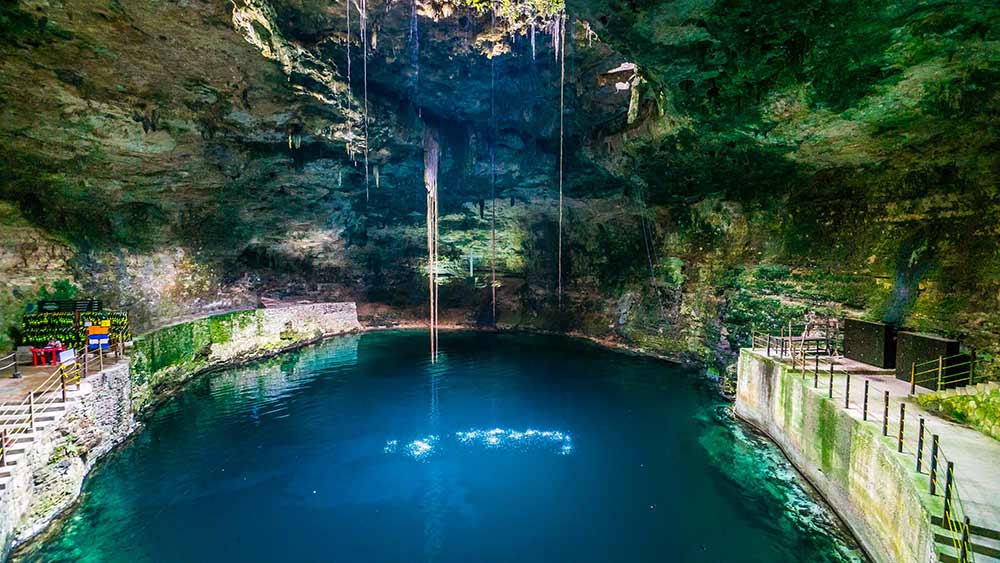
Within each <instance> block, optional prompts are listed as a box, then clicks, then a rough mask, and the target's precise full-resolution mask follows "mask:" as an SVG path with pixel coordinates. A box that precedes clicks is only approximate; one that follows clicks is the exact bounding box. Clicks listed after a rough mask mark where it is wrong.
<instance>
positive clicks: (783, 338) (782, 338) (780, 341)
mask: <svg viewBox="0 0 1000 563" xmlns="http://www.w3.org/2000/svg"><path fill="white" fill-rule="evenodd" d="M780 338H781V340H779V341H778V342H779V344H781V351H780V352H778V354H779V355H780V356H781V357H782V358H784V357H785V327H781V337H780Z"/></svg>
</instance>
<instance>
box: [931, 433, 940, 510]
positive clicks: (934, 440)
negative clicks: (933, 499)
mask: <svg viewBox="0 0 1000 563" xmlns="http://www.w3.org/2000/svg"><path fill="white" fill-rule="evenodd" d="M937 465H938V435H937V434H934V435H932V436H931V473H930V477H931V496H933V495H935V494H937Z"/></svg>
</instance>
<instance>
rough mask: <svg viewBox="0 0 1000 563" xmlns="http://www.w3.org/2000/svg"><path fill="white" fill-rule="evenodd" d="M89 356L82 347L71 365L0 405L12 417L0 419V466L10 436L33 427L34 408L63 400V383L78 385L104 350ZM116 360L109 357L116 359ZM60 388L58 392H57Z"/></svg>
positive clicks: (61, 365) (101, 366) (4, 461)
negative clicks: (17, 398)
mask: <svg viewBox="0 0 1000 563" xmlns="http://www.w3.org/2000/svg"><path fill="white" fill-rule="evenodd" d="M94 355H95V356H96V358H91V357H90V356H91V354H90V353H89V352H88V351H87V349H86V347H84V348H82V349H81V350H79V351H78V352H77V360H76V361H74V362H73V363H72V364H65V363H64V364H60V365H59V366H58V367H56V369H54V370H53V371H52V373H50V374H49V375H48V377H46V378H45V380H43V381H42V383H40V384H39V385H38V386H36V387H35V388H34V389H32V390H31V391H30V392H29V393H28V394H27V395H26V396H25V398H24V399H22V400H21V401H20V402H16V403H9V402H5V403H3V404H0V410H2V411H3V412H4V413H5V414H6V415H8V416H12V417H13V418H12V419H11V420H8V421H5V422H0V467H2V466H4V465H5V464H6V462H7V459H6V458H7V451H8V448H9V447H10V446H11V445H12V444H13V443H14V441H13V440H14V438H13V437H14V436H17V435H19V434H26V433H28V432H32V431H34V429H35V411H36V409H37V408H44V407H46V406H48V405H51V404H53V403H57V402H66V401H67V400H68V396H67V386H69V385H76V386H77V389H79V388H80V383H81V381H82V380H83V378H84V377H85V376H86V375H87V374H88V373H89V372H90V367H91V364H92V363H97V364H99V365H98V366H97V367H100V368H101V369H103V368H104V350H103V349H102V348H99V349H98V353H97V354H94ZM116 361H117V360H113V362H116ZM60 391H61V393H60ZM36 397H40V398H41V400H40V401H36V400H35V398H36Z"/></svg>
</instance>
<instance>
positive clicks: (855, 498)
mask: <svg viewBox="0 0 1000 563" xmlns="http://www.w3.org/2000/svg"><path fill="white" fill-rule="evenodd" d="M738 376H739V380H738V384H737V397H736V407H735V409H736V414H737V415H738V416H739V417H740V418H742V419H743V420H745V421H748V422H750V423H751V424H753V425H754V426H756V427H757V428H758V429H760V430H761V431H763V432H765V433H766V434H767V435H768V436H770V438H771V439H772V440H774V441H775V442H776V443H777V444H778V445H779V446H780V447H781V449H782V450H784V452H785V455H786V456H787V457H788V458H789V460H791V462H792V463H793V464H794V465H795V467H796V468H797V469H798V470H799V471H800V472H801V473H802V474H803V475H804V476H805V477H806V478H807V479H808V480H809V481H810V482H811V483H812V484H813V486H814V487H815V488H816V489H817V490H818V491H819V492H820V493H821V494H822V495H823V497H824V498H825V499H826V500H827V501H828V502H829V503H830V504H831V506H832V507H833V508H834V510H835V511H836V512H837V513H838V514H839V515H840V517H841V518H842V519H843V520H844V521H845V523H846V524H847V525H848V527H849V528H850V529H851V531H852V532H853V533H854V535H855V536H857V538H858V540H859V541H860V542H861V544H862V545H863V546H864V547H865V550H866V551H867V552H868V553H869V555H871V556H872V557H873V558H874V559H875V561H877V562H878V563H898V562H901V561H912V562H917V563H930V562H932V561H936V560H937V555H936V550H935V545H934V533H933V528H932V527H931V515H930V513H929V512H928V511H927V510H926V509H925V508H924V505H923V504H922V502H921V492H920V491H919V490H918V489H917V486H916V484H915V482H914V481H913V480H912V478H911V472H912V467H911V464H912V461H911V459H910V458H908V457H907V456H906V455H905V454H898V453H896V449H895V447H894V442H893V441H892V439H891V438H887V437H883V436H882V435H881V433H880V432H879V431H878V428H877V427H876V425H874V424H870V423H864V422H862V421H860V420H857V419H855V418H852V417H851V416H850V415H848V414H847V413H846V412H845V411H844V410H843V409H842V408H840V407H841V406H842V405H838V404H836V403H835V402H834V401H833V400H831V399H828V398H827V397H826V396H824V395H822V394H819V393H815V392H813V391H812V390H811V389H809V388H808V385H807V383H806V382H805V381H804V380H802V379H801V377H800V375H799V374H798V373H796V372H794V370H791V369H790V368H788V369H786V368H785V367H784V366H783V365H782V364H781V363H778V362H776V361H774V360H771V359H769V358H767V357H765V356H763V355H760V354H757V353H755V352H752V351H750V350H743V351H742V352H741V354H740V360H739V371H738Z"/></svg>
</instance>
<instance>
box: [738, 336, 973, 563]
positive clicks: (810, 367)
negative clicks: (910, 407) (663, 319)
mask: <svg viewBox="0 0 1000 563" xmlns="http://www.w3.org/2000/svg"><path fill="white" fill-rule="evenodd" d="M774 338H776V337H773V336H770V335H763V336H761V335H757V334H756V333H754V334H753V336H752V337H751V344H752V345H753V346H754V347H755V348H761V349H762V348H769V347H768V346H767V345H768V344H773V342H774V340H772V339H774ZM786 338H787V337H786ZM795 342H796V339H795V338H792V339H790V340H787V341H786V345H785V346H782V347H781V348H780V349H778V348H775V349H774V350H771V349H769V350H768V352H769V354H768V355H769V356H770V352H772V351H773V352H776V353H778V354H781V360H783V361H790V362H791V366H792V369H793V370H794V371H800V372H801V375H802V377H803V378H805V377H806V375H807V372H809V371H811V372H812V375H813V387H815V388H817V389H818V388H820V386H821V380H822V381H823V383H825V382H826V381H827V380H828V381H829V383H828V384H826V385H828V389H827V393H828V397H829V398H830V399H831V400H832V399H833V398H834V391H833V387H834V373H835V370H834V368H835V367H836V363H835V362H834V359H833V358H834V356H826V357H821V356H820V354H819V351H816V350H814V351H813V352H815V353H814V354H813V355H811V356H807V353H808V352H809V350H808V349H807V348H806V346H805V342H804V341H803V340H802V339H799V344H801V346H798V347H796V346H795ZM786 352H787V355H785V354H786ZM945 359H946V358H945V357H943V356H942V357H940V358H938V359H935V360H932V362H933V363H937V364H938V366H943V364H944V360H945ZM927 363H931V362H927ZM964 363H966V362H963V364H964ZM967 363H969V364H970V366H969V370H967V371H963V372H962V373H959V374H949V375H948V376H944V375H943V373H942V374H941V377H940V378H935V380H938V381H941V382H945V383H950V382H954V381H961V377H964V376H969V378H970V381H971V379H972V374H973V369H972V368H973V367H974V363H975V362H974V361H969V362H967ZM915 365H916V364H914V366H915ZM960 365H961V364H960ZM821 366H823V369H822V370H821ZM827 368H828V369H827ZM931 371H934V372H939V373H941V372H943V369H941V368H935V369H934V370H931ZM913 372H914V373H917V372H916V370H915V369H914V370H913ZM924 373H928V372H924ZM827 374H828V375H827ZM821 375H822V376H826V377H821ZM844 375H846V378H845V380H844V383H845V387H844V393H843V400H844V404H843V405H842V406H843V407H844V408H846V409H847V410H857V409H858V406H857V405H852V404H851V374H850V373H849V372H844ZM956 377H957V379H956ZM949 378H951V379H949ZM865 381H866V384H865V385H864V401H863V403H862V406H861V407H860V408H861V413H862V420H863V421H868V422H871V423H873V424H881V426H882V433H883V435H884V436H891V435H893V434H895V435H896V441H897V444H898V451H899V453H905V454H908V455H912V456H913V457H914V458H915V460H916V463H917V466H916V467H917V471H918V472H919V473H923V471H921V467H922V465H923V463H924V459H923V458H924V456H925V453H924V450H925V448H924V431H923V423H922V422H921V425H920V432H919V434H918V436H917V445H916V451H914V449H913V448H912V447H911V445H910V444H909V443H908V442H907V438H909V439H910V440H913V437H908V436H904V429H905V422H904V419H905V405H906V403H905V402H903V401H898V403H899V404H898V405H897V407H898V409H899V416H898V417H896V418H895V420H894V417H893V416H892V414H891V413H892V411H893V410H895V409H891V408H890V401H889V397H888V395H883V396H882V397H883V399H882V400H881V401H878V399H873V401H872V406H873V407H880V408H873V409H871V410H870V409H869V385H868V384H869V383H870V382H871V381H872V380H871V379H869V378H865ZM914 381H915V379H914ZM882 392H883V393H885V391H884V390H882ZM876 401H878V402H881V403H882V404H881V405H877V404H876ZM890 425H891V426H894V427H897V431H896V432H892V433H890ZM934 438H935V440H934V448H933V451H932V452H931V454H930V455H931V456H934V459H933V460H932V462H931V467H932V469H931V470H930V472H929V475H928V477H929V482H928V486H929V488H930V492H931V493H932V494H934V495H935V496H944V497H945V508H944V511H943V512H942V514H941V520H942V521H941V527H942V528H943V529H944V530H945V531H946V532H947V534H945V535H946V536H947V537H948V540H947V541H948V542H950V544H951V546H952V547H953V548H954V549H955V553H956V557H957V558H958V560H959V562H960V563H975V554H974V553H973V551H972V549H971V546H972V544H971V541H970V538H969V533H970V532H969V531H970V527H971V523H970V521H969V516H968V513H967V512H966V510H965V507H964V504H963V502H962V496H961V495H960V494H959V487H958V481H957V479H956V478H955V471H954V467H955V464H954V462H952V461H951V460H949V459H948V458H947V457H946V456H945V454H944V451H943V449H942V448H941V447H940V444H939V442H938V440H937V437H936V436H935V437H934ZM942 479H944V483H943V485H942V483H941V481H942Z"/></svg>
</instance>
